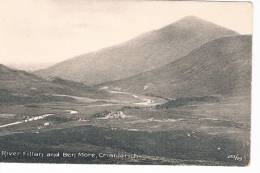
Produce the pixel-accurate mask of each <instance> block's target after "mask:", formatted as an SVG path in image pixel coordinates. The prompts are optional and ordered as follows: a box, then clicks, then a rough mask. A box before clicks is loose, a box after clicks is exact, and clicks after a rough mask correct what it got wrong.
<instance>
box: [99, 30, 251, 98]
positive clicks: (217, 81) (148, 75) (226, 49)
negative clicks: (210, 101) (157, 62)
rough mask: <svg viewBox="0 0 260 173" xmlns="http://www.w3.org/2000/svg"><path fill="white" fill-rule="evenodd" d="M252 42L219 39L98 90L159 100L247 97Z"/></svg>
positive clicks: (246, 37) (238, 38)
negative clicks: (207, 96)
mask: <svg viewBox="0 0 260 173" xmlns="http://www.w3.org/2000/svg"><path fill="white" fill-rule="evenodd" d="M251 40H252V37H251V35H240V36H233V37H223V38H219V39H216V40H213V41H210V42H208V43H206V44H204V45H202V46H201V47H200V48H198V49H195V50H193V51H192V52H190V54H189V55H187V56H185V57H183V58H181V59H179V60H176V61H175V62H172V63H170V64H167V65H165V66H163V67H161V68H158V69H155V70H151V71H148V72H144V73H141V74H138V75H135V76H132V77H129V78H126V79H122V80H117V81H111V82H107V83H103V84H100V85H98V87H102V86H103V87H104V86H107V87H109V88H120V89H122V90H125V91H129V92H134V93H141V94H148V95H157V96H162V97H167V96H169V97H182V96H205V95H214V94H220V95H240V94H239V92H241V94H243V93H247V94H248V93H249V92H250V88H251Z"/></svg>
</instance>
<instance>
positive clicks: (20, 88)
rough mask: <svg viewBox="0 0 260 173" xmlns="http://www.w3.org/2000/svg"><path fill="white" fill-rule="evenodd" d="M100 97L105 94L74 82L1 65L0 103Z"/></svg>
mask: <svg viewBox="0 0 260 173" xmlns="http://www.w3.org/2000/svg"><path fill="white" fill-rule="evenodd" d="M57 94H58V95H74V96H88V97H98V94H100V95H102V96H103V97H104V96H105V93H102V92H101V91H97V90H96V89H94V88H92V87H88V86H86V85H84V84H80V83H76V82H73V81H66V80H63V79H58V78H54V79H51V80H45V79H42V78H40V77H38V76H36V75H34V74H31V73H28V72H25V71H22V70H14V69H11V68H9V67H6V66H4V65H1V64H0V96H1V98H0V103H13V102H15V103H16V102H19V103H27V102H45V101H46V102H49V101H71V100H72V99H71V98H69V97H65V96H64V97H62V96H60V97H58V96H55V95H57Z"/></svg>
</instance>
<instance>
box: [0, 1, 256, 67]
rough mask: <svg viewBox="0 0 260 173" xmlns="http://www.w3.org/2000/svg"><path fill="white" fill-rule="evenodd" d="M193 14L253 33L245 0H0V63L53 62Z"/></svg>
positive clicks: (109, 44) (238, 30)
mask: <svg viewBox="0 0 260 173" xmlns="http://www.w3.org/2000/svg"><path fill="white" fill-rule="evenodd" d="M188 15H195V16H197V17H200V18H203V19H205V20H208V21H211V22H213V23H216V24H219V25H221V26H224V27H227V28H229V29H233V30H235V31H237V32H239V33H241V34H251V32H252V26H251V25H252V16H251V15H252V9H251V4H250V3H246V2H240V3H237V2H230V3H229V2H223V3H215V2H166V1H161V2H160V1H151V2H149V1H143V2H137V1H124V2H119V1H106V2H105V1H83V0H78V1H74V0H62V1H61V0H37V1H35V0H19V1H18V0H17V1H15V0H8V1H7V0H1V1H0V38H1V39H0V47H1V49H0V63H4V64H39V63H44V64H46V63H47V64H48V63H56V62H60V61H63V60H65V59H67V58H71V57H73V56H75V55H78V54H82V53H87V52H90V51H95V50H98V49H101V48H104V47H107V46H112V45H115V44H119V43H121V42H124V41H126V40H129V39H131V38H133V37H135V36H137V35H139V34H141V33H144V32H147V31H150V30H153V29H158V28H161V27H163V26H165V25H168V24H170V23H173V22H175V21H176V20H179V19H180V18H182V17H185V16H188Z"/></svg>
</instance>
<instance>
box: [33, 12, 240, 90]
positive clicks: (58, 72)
mask: <svg viewBox="0 0 260 173" xmlns="http://www.w3.org/2000/svg"><path fill="white" fill-rule="evenodd" d="M231 35H238V33H236V32H234V31H231V30H228V29H225V28H224V27H221V26H218V25H216V24H213V23H211V22H208V21H205V20H202V19H200V18H197V17H186V18H184V19H181V20H179V21H177V22H175V23H172V24H170V25H167V26H165V27H163V28H161V29H157V30H153V31H150V32H147V33H144V34H142V35H140V36H138V37H136V38H133V39H131V40H129V41H127V42H124V43H122V44H119V45H116V46H111V47H108V48H103V49H101V50H100V51H95V52H91V53H87V54H82V55H80V56H76V57H74V58H71V59H69V60H66V61H63V62H61V63H58V64H56V65H54V66H52V67H50V68H47V69H44V70H40V71H36V72H35V74H37V75H39V76H41V77H44V78H49V77H54V76H57V77H60V78H63V79H68V80H74V81H77V82H83V83H85V84H87V85H96V84H100V83H104V82H108V81H113V80H118V79H123V78H127V77H130V76H134V75H136V74H138V73H142V72H145V71H149V70H152V69H156V68H158V67H161V66H163V65H166V64H168V63H170V62H172V61H175V60H177V59H179V58H181V57H183V56H185V55H187V54H188V53H189V52H190V51H192V50H193V49H195V48H197V47H199V46H200V45H202V44H204V43H206V42H208V41H210V40H214V39H216V38H220V37H223V36H231Z"/></svg>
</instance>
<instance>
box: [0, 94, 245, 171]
mask: <svg viewBox="0 0 260 173" xmlns="http://www.w3.org/2000/svg"><path fill="white" fill-rule="evenodd" d="M237 99H238V98H233V100H232V99H229V100H222V101H221V102H213V103H212V102H196V103H192V104H190V103H189V104H186V105H181V106H177V107H168V108H164V107H162V108H159V107H135V106H132V107H131V106H124V105H107V106H96V105H103V104H105V103H103V102H102V103H99V102H98V103H84V104H82V103H73V104H72V103H66V102H64V103H49V104H30V105H12V106H8V105H5V106H4V105H1V106H0V107H1V108H0V110H1V112H0V126H1V125H4V124H6V123H12V122H14V121H24V120H25V119H28V118H30V117H35V116H39V115H43V114H53V115H51V116H48V117H46V118H44V119H39V120H37V121H30V122H23V123H21V124H17V125H13V126H8V127H4V128H0V148H1V150H6V151H37V152H43V153H48V152H50V151H53V152H60V153H63V152H71V153H77V152H85V153H95V154H96V157H94V158H89V157H88V158H82V157H75V158H64V157H61V156H60V157H57V158H51V159H50V158H46V157H45V158H32V157H7V158H5V157H0V160H1V161H11V162H17V161H18V162H25V161H27V162H28V161H29V162H57V163H64V162H70V163H118V164H200V165H201V164H202V165H237V166H242V165H247V164H248V162H249V159H250V158H249V157H250V156H249V153H250V152H249V148H250V118H249V112H250V111H249V110H250V108H249V107H248V105H247V104H244V103H242V102H240V103H239V102H238V101H237ZM238 103H239V104H238ZM71 110H73V111H76V112H74V113H72V112H71ZM104 112H123V113H124V115H125V116H124V117H113V116H112V117H109V118H106V117H102V116H103V113H104ZM46 123H48V125H46ZM100 153H113V154H119V155H120V154H132V155H134V154H135V155H138V156H139V157H138V158H128V157H127V158H124V157H123V158H122V157H121V158H118V157H116V158H114V157H113V158H111V157H99V154H100Z"/></svg>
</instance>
